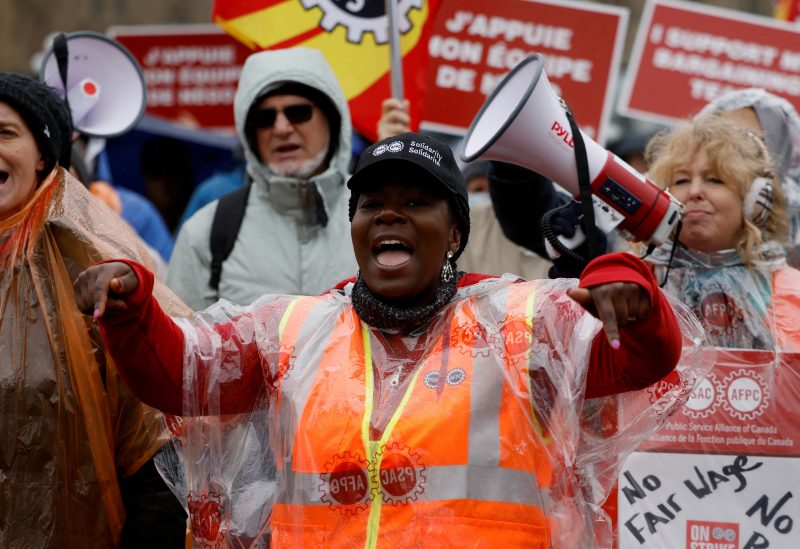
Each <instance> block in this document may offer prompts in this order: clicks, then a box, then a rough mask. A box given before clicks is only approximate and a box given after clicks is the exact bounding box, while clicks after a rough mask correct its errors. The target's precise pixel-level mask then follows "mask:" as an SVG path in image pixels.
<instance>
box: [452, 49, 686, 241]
mask: <svg viewBox="0 0 800 549" xmlns="http://www.w3.org/2000/svg"><path fill="white" fill-rule="evenodd" d="M579 131H580V130H579ZM581 136H582V137H583V141H584V144H585V146H586V156H587V161H588V166H589V180H590V181H591V184H590V187H591V191H592V194H593V195H594V197H597V198H599V199H600V200H601V201H602V203H603V204H604V205H605V206H604V208H601V211H598V208H595V212H596V215H598V217H600V216H601V215H602V213H603V212H602V210H603V209H605V210H607V212H608V213H609V215H610V216H611V217H614V216H616V217H617V219H618V220H619V227H618V229H619V230H621V231H623V234H625V233H627V235H626V236H629V237H630V238H631V239H633V240H641V241H646V242H649V243H651V244H654V245H660V244H662V243H664V242H665V241H666V240H667V239H668V238H669V236H670V234H672V231H673V229H674V228H675V226H676V225H677V223H678V221H679V220H680V212H681V210H682V208H683V206H682V205H681V203H680V202H678V201H677V200H675V199H674V198H673V197H672V196H670V195H669V193H667V192H665V191H664V190H662V189H660V188H659V187H658V186H656V185H655V184H654V183H653V182H651V181H649V180H648V179H647V178H645V177H644V176H643V175H642V174H640V173H639V172H637V171H636V170H634V169H633V168H632V167H631V166H630V165H628V164H627V163H626V162H624V161H623V160H622V159H620V158H619V157H617V156H616V155H614V154H612V153H610V152H609V151H607V150H606V149H604V148H603V147H601V146H600V145H598V144H597V143H596V142H595V141H594V140H593V139H591V138H590V137H589V136H587V135H586V134H585V133H584V132H582V131H581ZM462 158H463V159H464V160H465V161H472V160H475V159H477V158H482V159H486V160H499V161H502V162H510V163H512V164H517V165H519V166H522V167H525V168H528V169H530V170H533V171H535V172H537V173H540V174H542V175H543V176H545V177H547V178H549V179H551V180H553V181H554V182H556V183H557V184H559V185H561V186H562V187H564V188H565V189H566V190H567V191H568V192H570V193H571V194H572V195H573V196H574V197H576V198H579V197H580V189H579V185H578V173H577V163H576V160H575V152H574V144H573V135H572V130H571V129H570V123H569V120H568V119H567V114H566V112H565V110H564V106H563V105H562V104H561V101H560V99H559V98H558V96H557V95H556V94H555V93H554V92H553V89H552V88H551V87H550V83H549V81H548V80H547V75H546V74H545V72H544V59H543V58H542V56H541V55H539V54H533V55H530V56H528V57H527V58H525V59H523V60H522V61H521V62H520V63H519V64H518V65H517V66H516V67H514V68H513V69H512V70H511V72H509V73H508V74H507V75H506V76H505V78H503V80H502V81H501V82H500V84H498V86H497V87H496V88H495V90H494V91H493V92H492V94H491V95H490V96H489V97H488V98H487V99H486V102H485V103H484V104H483V106H482V107H481V109H480V111H479V112H478V114H477V115H476V117H475V119H474V120H473V121H472V124H471V125H470V128H469V130H468V131H467V135H466V137H465V138H464V149H463V153H462ZM595 203H597V201H596V200H595ZM609 208H610V209H611V210H613V212H610V211H609Z"/></svg>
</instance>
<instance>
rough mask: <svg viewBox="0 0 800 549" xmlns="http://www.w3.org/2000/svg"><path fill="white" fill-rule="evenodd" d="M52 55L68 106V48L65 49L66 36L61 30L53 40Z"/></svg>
mask: <svg viewBox="0 0 800 549" xmlns="http://www.w3.org/2000/svg"><path fill="white" fill-rule="evenodd" d="M53 55H55V57H56V62H57V63H58V74H59V76H61V83H62V84H63V85H64V102H65V103H66V104H67V106H69V99H68V98H67V91H68V90H69V88H68V87H67V65H68V64H69V50H68V49H67V36H66V35H65V34H64V33H63V32H62V33H60V34H59V35H58V36H56V37H55V40H53Z"/></svg>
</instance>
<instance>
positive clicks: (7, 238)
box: [0, 168, 181, 548]
mask: <svg viewBox="0 0 800 549" xmlns="http://www.w3.org/2000/svg"><path fill="white" fill-rule="evenodd" d="M112 257H129V258H133V259H136V260H138V261H142V262H143V263H145V264H149V263H150V262H149V260H148V256H147V252H146V251H145V250H144V248H143V247H142V245H141V243H140V241H139V240H138V238H137V237H136V236H135V234H134V233H133V231H132V229H131V228H130V227H128V226H127V225H126V224H125V223H124V222H123V221H122V220H121V219H120V218H119V217H117V216H116V214H114V213H113V212H111V210H109V209H108V208H107V207H105V206H104V205H102V204H100V203H99V202H97V201H96V199H94V198H92V197H91V196H90V195H89V193H88V192H87V191H86V190H85V189H84V188H83V186H82V185H81V184H80V183H78V182H77V181H76V180H75V179H73V178H72V177H71V176H70V175H69V174H68V173H67V172H66V171H65V170H63V169H61V168H57V169H56V170H54V171H53V172H51V174H50V175H49V176H48V177H47V178H46V179H45V181H44V182H42V183H41V185H40V186H39V188H38V190H37V191H36V193H35V195H34V196H33V198H32V199H31V200H30V202H29V203H28V204H27V205H26V206H25V207H24V208H23V210H22V211H20V212H18V213H17V214H15V215H13V216H12V217H10V218H8V219H7V220H5V221H3V222H0V290H2V291H1V292H0V356H2V360H0V545H1V546H2V547H9V548H16V547H50V546H59V547H110V546H113V545H116V544H118V543H119V539H120V532H121V528H122V524H123V522H124V519H125V511H124V508H123V504H122V497H121V495H120V490H119V485H118V480H117V479H118V476H127V475H130V474H132V473H134V472H136V471H137V470H138V469H139V467H140V466H141V465H142V464H143V463H145V462H146V461H147V460H148V459H149V458H150V457H151V456H152V455H153V454H154V453H155V452H156V450H157V449H158V448H159V447H160V446H162V445H163V443H164V441H165V439H166V436H165V435H166V430H165V428H164V426H163V421H162V420H161V419H160V415H159V414H158V413H157V412H155V411H153V410H151V409H148V408H146V407H145V406H143V405H142V404H141V403H140V402H139V401H138V400H137V399H136V398H135V397H133V396H132V395H131V394H130V393H129V392H128V390H127V389H126V388H125V387H124V386H123V384H122V382H121V380H120V379H119V378H118V376H117V375H116V372H115V369H114V365H113V363H112V362H111V361H110V358H109V357H108V356H107V355H106V353H105V351H104V348H103V346H102V343H101V341H102V340H101V338H100V334H99V332H98V331H97V329H96V325H95V324H89V323H88V322H87V317H83V316H82V315H81V313H80V312H79V311H78V309H77V306H76V304H75V296H74V293H73V290H72V280H74V278H75V277H76V276H77V275H78V273H79V272H81V271H82V270H84V269H85V268H87V267H89V266H91V265H93V264H95V263H96V262H98V261H101V260H103V259H107V258H112ZM156 295H157V296H158V297H164V296H166V294H165V293H164V292H163V288H160V289H159V290H158V292H157V294H156ZM173 299H174V298H173ZM161 302H162V303H163V304H164V306H165V308H166V309H167V310H169V311H171V312H172V313H173V314H178V313H179V312H180V311H181V309H180V306H179V302H178V301H177V300H174V301H171V300H170V299H169V298H167V299H162V300H161Z"/></svg>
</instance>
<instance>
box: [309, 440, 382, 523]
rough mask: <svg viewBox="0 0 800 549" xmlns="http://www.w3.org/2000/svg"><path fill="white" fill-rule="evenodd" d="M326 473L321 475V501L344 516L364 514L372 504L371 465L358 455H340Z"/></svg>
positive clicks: (327, 465)
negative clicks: (362, 512) (369, 473)
mask: <svg viewBox="0 0 800 549" xmlns="http://www.w3.org/2000/svg"><path fill="white" fill-rule="evenodd" d="M325 469H326V472H325V473H322V474H321V475H320V482H319V484H318V486H317V489H318V490H319V491H320V492H322V496H321V498H320V499H321V500H322V501H324V502H325V503H327V504H328V506H329V507H330V508H331V509H336V510H338V511H339V512H340V513H342V514H343V515H344V514H348V513H349V514H356V513H358V512H359V511H363V510H364V509H366V508H367V507H368V506H369V502H370V501H372V494H371V492H370V488H369V476H368V472H369V462H368V461H367V460H365V459H361V457H360V456H359V455H358V454H355V455H354V454H351V453H350V452H344V453H342V454H337V455H336V456H335V457H334V458H333V459H332V460H331V461H329V462H328V463H326V464H325Z"/></svg>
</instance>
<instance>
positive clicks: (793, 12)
mask: <svg viewBox="0 0 800 549" xmlns="http://www.w3.org/2000/svg"><path fill="white" fill-rule="evenodd" d="M775 18H776V19H781V20H783V21H789V22H790V23H791V22H794V23H800V0H775Z"/></svg>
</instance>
